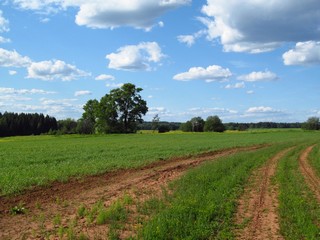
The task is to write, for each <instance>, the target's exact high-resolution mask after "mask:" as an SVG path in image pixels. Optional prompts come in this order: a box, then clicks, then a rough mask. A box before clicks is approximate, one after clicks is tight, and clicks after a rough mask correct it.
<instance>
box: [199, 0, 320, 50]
mask: <svg viewBox="0 0 320 240" xmlns="http://www.w3.org/2000/svg"><path fill="white" fill-rule="evenodd" d="M202 12H203V14H205V15H206V17H203V18H199V20H200V21H201V22H202V23H203V24H204V25H205V26H206V28H207V31H208V34H207V38H208V39H209V40H217V39H218V40H219V41H220V42H221V44H222V45H223V47H224V50H225V51H234V52H250V53H259V52H265V51H270V50H273V49H274V48H276V47H278V46H280V45H281V44H282V43H284V42H302V41H308V40H319V39H320V29H319V19H320V4H319V1H318V0H305V1H301V0H290V1H289V0H284V1H262V0H248V1H246V2H245V3H244V2H243V1H238V0H229V1H225V0H207V4H206V5H204V6H203V8H202Z"/></svg>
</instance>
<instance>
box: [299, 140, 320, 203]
mask: <svg viewBox="0 0 320 240" xmlns="http://www.w3.org/2000/svg"><path fill="white" fill-rule="evenodd" d="M314 147H315V145H313V146H310V147H308V148H307V149H306V150H304V151H303V152H302V154H301V155H300V158H299V165H300V170H301V172H302V174H303V176H304V178H305V180H306V182H307V184H308V185H309V187H310V188H311V190H312V191H313V192H314V194H315V196H316V198H317V199H318V201H319V202H320V179H319V178H318V177H317V175H316V174H315V172H314V171H313V169H312V167H311V166H310V164H309V161H308V156H309V154H310V152H311V151H312V149H313V148H314Z"/></svg>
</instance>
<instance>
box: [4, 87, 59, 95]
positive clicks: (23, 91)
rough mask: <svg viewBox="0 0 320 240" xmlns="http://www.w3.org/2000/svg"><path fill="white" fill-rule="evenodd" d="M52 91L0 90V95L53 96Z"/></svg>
mask: <svg viewBox="0 0 320 240" xmlns="http://www.w3.org/2000/svg"><path fill="white" fill-rule="evenodd" d="M54 93H55V92H53V91H45V90H42V89H35V88H33V89H15V88H3V87H1V88H0V94H18V95H21V94H54Z"/></svg>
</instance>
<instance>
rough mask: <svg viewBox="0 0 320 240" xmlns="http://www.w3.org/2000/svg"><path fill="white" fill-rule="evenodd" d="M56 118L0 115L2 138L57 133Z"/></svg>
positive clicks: (38, 115) (35, 114) (31, 115)
mask: <svg viewBox="0 0 320 240" xmlns="http://www.w3.org/2000/svg"><path fill="white" fill-rule="evenodd" d="M57 129H58V124H57V120H56V119H55V118H54V117H50V116H48V115H46V116H44V115H43V114H38V113H33V114H32V113H20V114H18V113H10V112H5V113H3V114H2V113H0V137H9V136H26V135H39V134H42V133H48V132H50V131H56V130H57Z"/></svg>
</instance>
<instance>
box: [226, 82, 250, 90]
mask: <svg viewBox="0 0 320 240" xmlns="http://www.w3.org/2000/svg"><path fill="white" fill-rule="evenodd" d="M245 87H246V85H245V84H244V82H241V83H236V84H228V85H227V86H225V88H226V89H238V88H245Z"/></svg>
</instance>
